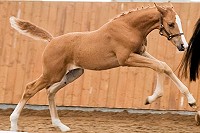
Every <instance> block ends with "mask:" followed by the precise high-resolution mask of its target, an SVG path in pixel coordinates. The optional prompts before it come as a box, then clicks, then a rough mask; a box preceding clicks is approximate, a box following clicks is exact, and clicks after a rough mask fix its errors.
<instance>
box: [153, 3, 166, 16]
mask: <svg viewBox="0 0 200 133" xmlns="http://www.w3.org/2000/svg"><path fill="white" fill-rule="evenodd" d="M154 5H155V6H156V8H157V10H158V11H159V12H160V13H161V14H162V15H165V14H166V13H167V10H166V9H165V8H164V7H161V6H158V5H157V4H156V3H154Z"/></svg>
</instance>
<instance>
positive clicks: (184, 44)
mask: <svg viewBox="0 0 200 133" xmlns="http://www.w3.org/2000/svg"><path fill="white" fill-rule="evenodd" d="M176 23H177V25H178V29H179V31H180V33H183V29H182V25H181V19H180V17H179V16H178V15H176ZM181 40H182V42H183V46H184V48H187V47H188V43H187V41H186V39H185V36H184V35H181Z"/></svg>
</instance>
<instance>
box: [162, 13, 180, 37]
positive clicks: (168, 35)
mask: <svg viewBox="0 0 200 133" xmlns="http://www.w3.org/2000/svg"><path fill="white" fill-rule="evenodd" d="M163 31H164V32H165V33H166V34H167V39H168V40H171V39H172V38H174V37H176V36H181V35H183V33H178V34H170V33H169V32H168V31H167V30H166V29H165V27H164V25H163V17H162V16H161V17H160V31H159V34H160V35H161V36H163Z"/></svg>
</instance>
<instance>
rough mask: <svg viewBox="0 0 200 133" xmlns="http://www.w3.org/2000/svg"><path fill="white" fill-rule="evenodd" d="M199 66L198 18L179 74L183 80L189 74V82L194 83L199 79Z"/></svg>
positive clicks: (199, 29) (199, 21)
mask: <svg viewBox="0 0 200 133" xmlns="http://www.w3.org/2000/svg"><path fill="white" fill-rule="evenodd" d="M199 66H200V18H199V20H198V21H197V22H196V25H195V28H194V33H193V35H192V37H191V39H190V41H189V46H188V49H187V51H186V53H185V55H184V57H183V59H182V62H181V65H180V68H179V72H180V73H181V75H182V76H184V77H185V78H187V77H188V71H189V74H190V77H189V78H190V81H196V79H197V78H198V77H199V71H198V70H199Z"/></svg>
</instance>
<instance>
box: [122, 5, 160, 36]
mask: <svg viewBox="0 0 200 133" xmlns="http://www.w3.org/2000/svg"><path fill="white" fill-rule="evenodd" d="M125 19H127V22H128V24H129V25H130V26H131V27H132V28H134V29H138V31H140V32H141V35H143V37H146V36H147V35H148V34H149V33H150V32H151V31H152V30H154V29H159V19H160V13H159V12H158V11H157V9H156V7H153V8H148V9H142V10H139V11H136V12H132V13H130V15H129V16H127V18H125Z"/></svg>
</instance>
